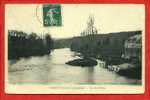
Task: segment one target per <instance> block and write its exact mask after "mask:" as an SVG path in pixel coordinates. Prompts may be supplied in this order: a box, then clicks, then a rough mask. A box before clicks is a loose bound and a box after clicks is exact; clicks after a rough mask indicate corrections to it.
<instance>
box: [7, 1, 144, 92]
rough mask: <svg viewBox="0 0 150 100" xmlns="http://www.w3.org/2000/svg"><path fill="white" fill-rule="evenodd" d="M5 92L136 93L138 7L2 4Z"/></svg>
mask: <svg viewBox="0 0 150 100" xmlns="http://www.w3.org/2000/svg"><path fill="white" fill-rule="evenodd" d="M5 50H6V52H5V55H6V56H5V92H6V93H8V94H141V93H144V88H145V59H144V58H145V6H144V4H50V3H48V4H6V5H5Z"/></svg>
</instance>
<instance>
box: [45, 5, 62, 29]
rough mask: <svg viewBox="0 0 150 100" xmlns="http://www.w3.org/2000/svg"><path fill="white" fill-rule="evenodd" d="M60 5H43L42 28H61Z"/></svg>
mask: <svg viewBox="0 0 150 100" xmlns="http://www.w3.org/2000/svg"><path fill="white" fill-rule="evenodd" d="M61 19H62V18H61V5H59V4H44V5H43V25H44V26H46V27H47V26H61V25H62V21H61Z"/></svg>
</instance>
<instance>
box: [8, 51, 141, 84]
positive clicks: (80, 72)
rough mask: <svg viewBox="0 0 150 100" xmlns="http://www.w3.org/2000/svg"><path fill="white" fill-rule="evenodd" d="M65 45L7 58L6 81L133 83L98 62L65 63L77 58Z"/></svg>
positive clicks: (26, 82) (27, 82)
mask: <svg viewBox="0 0 150 100" xmlns="http://www.w3.org/2000/svg"><path fill="white" fill-rule="evenodd" d="M74 55H75V53H74V52H72V51H70V49H69V48H63V49H55V50H54V51H52V52H51V54H50V55H44V56H36V57H29V58H21V59H20V60H9V61H8V81H9V83H11V84H68V83H72V84H136V83H137V82H138V81H139V80H136V79H128V78H126V77H123V76H119V75H118V74H116V73H115V72H112V71H109V70H107V69H105V68H103V67H101V66H100V65H99V64H98V65H97V66H95V67H79V66H71V65H66V64H65V62H67V61H69V60H73V59H76V58H78V57H77V56H74Z"/></svg>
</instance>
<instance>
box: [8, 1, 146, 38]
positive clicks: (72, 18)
mask: <svg viewBox="0 0 150 100" xmlns="http://www.w3.org/2000/svg"><path fill="white" fill-rule="evenodd" d="M36 9H37V10H36ZM144 9H145V8H144V5H140V4H136V5H132V4H121V5H119V4H111V5H109V4H88V5H87V4H62V5H61V10H62V24H63V25H62V26H61V27H43V24H42V14H43V13H42V5H37V4H22V5H20V4H19V5H17V4H9V5H6V12H5V26H6V31H7V30H8V29H10V30H22V31H24V32H27V33H31V32H36V33H38V34H42V33H49V34H51V35H52V37H53V38H67V37H73V36H78V35H80V32H82V31H83V30H84V29H85V28H86V23H87V20H88V17H89V15H92V16H93V17H94V18H95V27H96V28H97V29H98V32H99V34H101V33H109V32H119V31H132V30H133V31H134V30H144V24H145V23H144V21H145V12H144ZM36 12H37V14H36Z"/></svg>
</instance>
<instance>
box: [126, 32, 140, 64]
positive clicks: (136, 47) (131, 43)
mask: <svg viewBox="0 0 150 100" xmlns="http://www.w3.org/2000/svg"><path fill="white" fill-rule="evenodd" d="M124 47H125V52H124V55H123V56H124V58H125V59H133V58H136V59H138V60H139V61H141V56H142V35H141V34H137V35H134V36H131V37H129V38H128V39H127V40H126V41H125V44H124Z"/></svg>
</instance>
